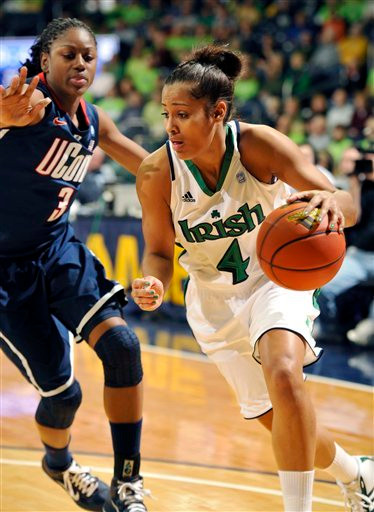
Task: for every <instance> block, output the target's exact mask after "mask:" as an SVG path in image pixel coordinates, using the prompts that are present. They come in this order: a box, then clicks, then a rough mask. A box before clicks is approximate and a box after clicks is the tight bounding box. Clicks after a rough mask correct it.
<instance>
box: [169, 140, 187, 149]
mask: <svg viewBox="0 0 374 512" xmlns="http://www.w3.org/2000/svg"><path fill="white" fill-rule="evenodd" d="M170 142H171V145H172V146H173V149H174V150H175V151H180V150H181V148H182V146H184V142H182V141H181V140H172V139H170Z"/></svg>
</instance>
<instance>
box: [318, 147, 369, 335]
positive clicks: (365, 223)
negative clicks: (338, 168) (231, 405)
mask: <svg viewBox="0 0 374 512" xmlns="http://www.w3.org/2000/svg"><path fill="white" fill-rule="evenodd" d="M346 153H348V154H349V158H347V156H346V155H345V156H344V157H343V159H342V162H343V165H344V167H343V168H344V171H345V173H346V179H347V180H348V186H349V191H350V193H351V195H352V198H353V201H354V203H355V205H356V207H357V209H358V211H359V222H358V223H357V224H356V225H355V226H354V227H352V228H347V229H346V238H347V245H348V249H347V253H346V256H345V259H344V261H343V265H342V267H341V268H340V270H339V272H338V274H337V275H336V276H335V277H334V279H332V280H331V281H330V282H329V283H327V284H326V285H325V286H324V287H323V288H322V290H321V294H320V296H319V299H318V300H319V302H320V304H321V315H320V317H319V319H318V321H317V338H318V339H322V338H323V339H326V340H329V339H331V337H335V338H338V339H344V338H343V336H344V334H345V331H346V322H344V321H343V319H342V318H340V317H339V307H338V300H339V297H341V296H342V295H343V293H344V292H346V291H347V290H350V289H352V288H354V287H355V286H357V285H368V284H369V285H370V283H371V288H370V289H369V291H370V290H371V291H370V293H372V290H373V289H374V209H373V204H374V166H373V162H374V153H370V154H364V153H360V152H359V151H358V150H357V149H355V148H351V149H348V150H346ZM354 155H355V157H354V158H352V157H353V156H354ZM369 325H371V322H369ZM360 331H361V334H360ZM364 333H366V334H367V338H369V334H368V333H367V331H365V329H364ZM364 333H362V329H361V330H360V329H359V328H358V329H357V332H356V339H358V337H359V336H362V339H361V341H362V340H363V343H365V340H364V338H365V336H366V334H365V336H364ZM353 338H355V335H353ZM365 339H366V338H365Z"/></svg>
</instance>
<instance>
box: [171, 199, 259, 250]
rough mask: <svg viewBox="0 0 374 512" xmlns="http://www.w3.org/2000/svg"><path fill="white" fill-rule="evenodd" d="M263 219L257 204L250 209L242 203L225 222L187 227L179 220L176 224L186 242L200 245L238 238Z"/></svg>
mask: <svg viewBox="0 0 374 512" xmlns="http://www.w3.org/2000/svg"><path fill="white" fill-rule="evenodd" d="M254 216H255V218H254ZM264 219H265V215H264V212H263V210H262V207H261V205H260V204H259V203H258V204H256V205H255V206H253V207H252V208H249V206H248V204H247V203H244V204H243V205H242V206H241V207H240V208H238V212H237V213H234V214H233V215H230V217H227V219H225V220H222V219H219V220H217V221H215V222H213V223H210V222H201V223H199V224H197V225H196V226H192V227H189V226H188V221H187V220H186V219H185V220H179V221H178V224H179V225H180V227H181V229H182V233H183V235H184V237H185V239H186V240H187V242H191V243H194V242H197V243H201V242H205V241H206V240H218V239H220V238H227V237H237V236H240V235H242V234H244V233H246V232H250V231H252V230H253V229H255V227H256V226H258V225H259V224H261V222H263V220H264Z"/></svg>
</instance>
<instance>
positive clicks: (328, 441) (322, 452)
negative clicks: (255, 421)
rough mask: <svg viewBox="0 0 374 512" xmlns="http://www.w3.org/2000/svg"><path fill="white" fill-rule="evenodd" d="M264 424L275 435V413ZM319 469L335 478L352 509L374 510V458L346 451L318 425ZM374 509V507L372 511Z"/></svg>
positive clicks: (317, 450)
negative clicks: (273, 427) (273, 425)
mask: <svg viewBox="0 0 374 512" xmlns="http://www.w3.org/2000/svg"><path fill="white" fill-rule="evenodd" d="M259 421H260V423H261V424H262V425H263V426H264V427H265V428H267V430H269V431H270V432H271V430H272V423H273V411H269V412H268V413H266V414H264V415H263V416H261V417H260V418H259ZM315 466H316V467H317V468H320V469H323V470H324V471H326V472H327V473H329V474H330V475H331V476H332V477H334V478H335V479H336V481H337V484H338V485H339V487H340V488H341V491H342V493H343V495H344V498H345V502H346V505H347V507H349V509H350V510H352V511H353V510H371V508H374V500H373V496H372V489H373V488H374V459H373V458H370V457H353V456H351V455H349V454H348V453H347V452H346V451H344V450H343V448H341V447H340V446H339V445H337V444H336V443H334V440H333V438H332V436H331V434H330V433H329V432H328V430H326V429H324V428H323V427H320V426H319V425H317V440H316V454H315ZM370 507H371V508H370Z"/></svg>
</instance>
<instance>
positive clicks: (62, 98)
mask: <svg viewBox="0 0 374 512" xmlns="http://www.w3.org/2000/svg"><path fill="white" fill-rule="evenodd" d="M44 77H45V83H46V85H47V87H48V89H49V91H50V93H51V94H52V97H53V99H54V101H55V102H56V103H57V106H58V107H59V108H60V109H62V110H63V111H64V112H66V113H67V114H69V116H70V117H71V118H72V119H73V117H74V116H75V115H76V113H77V110H78V107H79V102H80V100H81V96H70V95H67V94H65V93H60V91H59V90H58V89H57V90H56V89H55V88H54V87H53V86H52V85H51V84H50V83H49V82H48V81H47V77H46V76H45V75H44Z"/></svg>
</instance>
